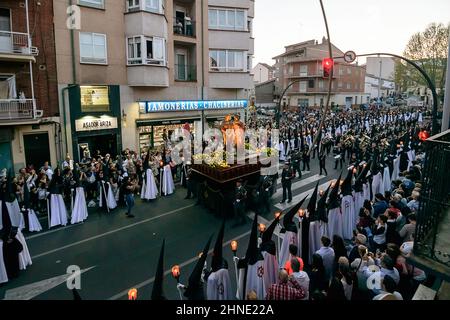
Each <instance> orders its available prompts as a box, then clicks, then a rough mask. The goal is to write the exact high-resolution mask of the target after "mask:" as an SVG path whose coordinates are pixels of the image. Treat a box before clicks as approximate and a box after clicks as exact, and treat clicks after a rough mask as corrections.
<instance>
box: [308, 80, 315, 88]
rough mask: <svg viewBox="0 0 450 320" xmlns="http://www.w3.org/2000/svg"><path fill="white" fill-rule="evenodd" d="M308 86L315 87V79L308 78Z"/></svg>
mask: <svg viewBox="0 0 450 320" xmlns="http://www.w3.org/2000/svg"><path fill="white" fill-rule="evenodd" d="M308 88H309V89H314V80H313V79H311V80H308Z"/></svg>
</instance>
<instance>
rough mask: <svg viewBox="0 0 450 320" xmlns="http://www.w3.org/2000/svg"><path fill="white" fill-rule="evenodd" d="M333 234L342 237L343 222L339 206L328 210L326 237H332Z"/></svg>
mask: <svg viewBox="0 0 450 320" xmlns="http://www.w3.org/2000/svg"><path fill="white" fill-rule="evenodd" d="M334 235H338V236H340V237H341V238H344V237H343V222H342V214H341V208H340V207H338V208H334V209H331V210H330V211H328V238H329V239H333V236H334Z"/></svg>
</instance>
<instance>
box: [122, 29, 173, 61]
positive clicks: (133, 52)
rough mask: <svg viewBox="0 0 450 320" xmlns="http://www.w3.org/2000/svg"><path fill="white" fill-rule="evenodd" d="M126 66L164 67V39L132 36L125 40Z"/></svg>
mask: <svg viewBox="0 0 450 320" xmlns="http://www.w3.org/2000/svg"><path fill="white" fill-rule="evenodd" d="M127 48H128V50H127V58H128V65H135V64H152V65H159V66H165V65H166V64H167V61H166V45H165V39H163V38H158V37H145V36H134V37H129V38H128V39H127Z"/></svg>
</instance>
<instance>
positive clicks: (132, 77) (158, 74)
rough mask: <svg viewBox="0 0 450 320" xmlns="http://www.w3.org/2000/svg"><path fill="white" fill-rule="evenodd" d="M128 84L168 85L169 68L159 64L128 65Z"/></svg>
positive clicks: (135, 85)
mask: <svg viewBox="0 0 450 320" xmlns="http://www.w3.org/2000/svg"><path fill="white" fill-rule="evenodd" d="M127 75H128V84H129V85H130V86H132V87H168V86H169V70H168V68H167V67H164V66H157V65H151V64H148V65H140V64H137V65H128V67H127Z"/></svg>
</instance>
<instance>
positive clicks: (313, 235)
mask: <svg viewBox="0 0 450 320" xmlns="http://www.w3.org/2000/svg"><path fill="white" fill-rule="evenodd" d="M320 224H321V222H320V221H312V222H310V223H309V255H308V257H309V261H303V262H304V263H308V264H311V262H312V256H313V254H314V253H315V252H316V251H317V250H319V249H320V247H321V246H322V244H321V241H320V239H321V238H322V232H321V230H320V227H321V226H320Z"/></svg>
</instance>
